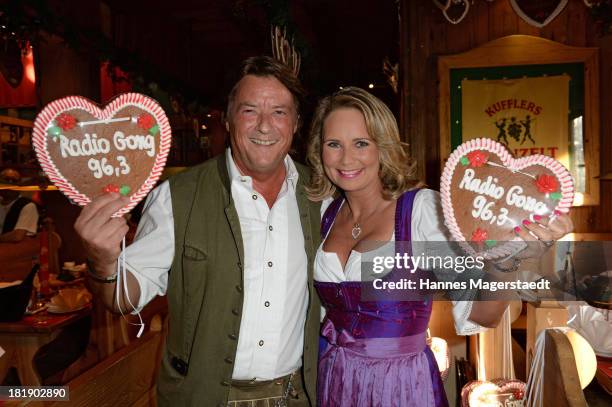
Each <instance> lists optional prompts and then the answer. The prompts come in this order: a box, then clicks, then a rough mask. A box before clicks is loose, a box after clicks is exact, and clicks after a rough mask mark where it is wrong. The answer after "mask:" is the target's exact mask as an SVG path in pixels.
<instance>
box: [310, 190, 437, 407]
mask: <svg viewBox="0 0 612 407" xmlns="http://www.w3.org/2000/svg"><path fill="white" fill-rule="evenodd" d="M416 192H417V190H413V191H408V192H406V193H405V194H403V195H402V196H401V197H400V198H399V199H398V202H397V209H396V214H395V237H396V242H398V241H400V242H401V241H410V240H411V230H410V229H411V213H412V203H413V201H414V197H415V195H416ZM341 203H342V201H341V200H340V199H337V200H335V201H334V202H333V203H332V204H331V205H330V207H329V208H328V209H327V211H326V212H325V215H324V216H323V221H322V225H321V233H322V236H323V237H325V236H327V232H328V231H329V229H330V228H331V225H332V224H333V220H334V219H335V217H336V215H337V213H338V211H339V209H340V207H341ZM408 246H410V245H408ZM398 248H399V245H396V250H399V249H398ZM408 254H410V253H408ZM392 273H393V272H392ZM314 285H315V287H316V289H317V292H318V294H319V297H320V298H321V302H322V304H323V306H324V307H325V311H326V317H325V320H324V322H323V327H322V331H321V334H322V337H321V348H320V352H319V375H318V386H317V387H318V389H317V398H318V405H319V406H321V407H332V406H334V407H335V406H337V407H361V406H364V407H365V406H368V407H369V406H372V407H375V406H376V407H394V406H397V407H430V406H435V407H448V401H447V399H446V395H445V393H444V387H443V384H442V380H441V378H440V372H439V371H438V366H437V364H436V361H435V358H434V355H433V353H432V352H431V350H430V349H429V347H428V346H427V344H426V331H427V325H428V323H429V318H430V315H431V307H432V301H431V300H425V301H363V300H362V298H361V285H362V283H361V282H359V281H346V282H341V283H333V282H321V281H315V283H314Z"/></svg>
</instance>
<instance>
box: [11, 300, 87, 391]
mask: <svg viewBox="0 0 612 407" xmlns="http://www.w3.org/2000/svg"><path fill="white" fill-rule="evenodd" d="M90 314H91V306H88V307H86V308H84V309H82V310H80V311H76V312H72V313H69V314H60V315H53V314H48V313H47V312H42V313H40V314H36V315H32V316H26V317H24V319H22V320H21V321H19V322H0V347H2V348H3V349H4V351H5V352H6V353H5V354H4V355H3V356H1V357H0V382H2V380H4V378H5V376H6V373H7V371H8V369H9V368H10V367H15V368H16V369H17V374H18V376H19V381H20V382H21V384H22V385H23V386H39V385H40V384H41V379H40V376H39V374H38V372H37V371H36V369H35V367H34V356H35V355H36V352H38V350H39V349H40V348H41V347H43V346H44V345H46V344H48V343H49V342H51V341H52V340H54V339H55V338H57V336H58V335H59V333H60V332H61V330H62V328H64V327H66V326H67V325H70V324H72V323H74V322H76V321H78V320H80V319H82V318H84V317H86V316H89V315H90Z"/></svg>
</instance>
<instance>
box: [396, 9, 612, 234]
mask: <svg viewBox="0 0 612 407" xmlns="http://www.w3.org/2000/svg"><path fill="white" fill-rule="evenodd" d="M512 34H525V35H534V36H540V37H543V38H547V39H550V40H553V41H557V42H561V43H564V44H567V45H572V46H581V47H599V48H600V59H599V60H600V76H601V77H600V92H599V93H600V103H601V104H600V117H601V125H600V128H601V135H600V137H601V138H600V152H601V157H600V160H601V161H600V162H601V174H602V175H603V174H607V173H611V172H612V114H610V112H611V111H612V92H611V91H612V34H610V35H607V36H605V37H600V36H599V34H598V33H597V32H596V28H595V24H594V22H593V20H592V18H591V17H590V10H589V9H588V8H587V7H586V6H585V5H584V2H583V1H582V0H569V4H568V5H567V7H566V8H565V10H564V11H563V12H562V13H561V14H560V15H559V16H558V17H557V18H556V19H555V20H553V21H552V22H551V23H550V24H548V25H547V26H546V27H544V28H541V29H539V28H536V27H533V26H531V25H529V24H527V23H526V22H524V21H523V20H522V19H521V18H520V17H519V16H518V15H517V14H516V13H515V12H514V10H513V9H512V7H511V5H510V1H509V0H494V1H493V2H488V1H485V0H474V2H473V5H472V6H471V8H470V11H469V14H468V15H467V16H466V18H465V19H464V20H463V21H462V22H461V23H459V24H457V25H453V24H451V23H449V22H448V21H447V20H446V19H445V18H444V16H443V15H442V12H441V11H440V10H439V9H438V8H437V7H436V6H435V5H434V4H433V1H429V0H420V1H414V0H401V1H400V61H401V62H400V65H401V66H400V71H401V73H400V75H401V102H402V105H401V108H400V127H401V131H402V136H403V137H404V139H405V140H406V141H407V142H408V143H410V145H411V151H412V154H413V155H414V156H415V157H416V158H417V160H418V162H419V164H420V168H419V171H420V175H421V177H422V178H423V179H425V180H426V181H427V183H428V184H429V185H430V186H431V187H432V188H434V189H437V188H438V184H439V177H440V169H439V165H440V164H439V162H440V156H439V128H438V127H439V125H438V101H437V97H438V82H437V57H438V56H440V55H448V54H457V53H461V52H465V51H467V50H469V49H472V48H475V47H478V46H480V45H482V44H484V43H486V42H489V41H492V40H494V39H496V38H500V37H504V36H507V35H512ZM587 160H588V157H587ZM600 196H601V204H600V205H599V206H591V207H581V208H574V209H573V210H572V211H571V215H572V219H573V220H574V224H575V231H576V232H612V180H610V181H601V190H600Z"/></svg>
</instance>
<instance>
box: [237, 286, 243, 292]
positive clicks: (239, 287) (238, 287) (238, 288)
mask: <svg viewBox="0 0 612 407" xmlns="http://www.w3.org/2000/svg"><path fill="white" fill-rule="evenodd" d="M236 291H238V292H239V293H241V292H242V286H241V285H240V284H239V285H237V286H236Z"/></svg>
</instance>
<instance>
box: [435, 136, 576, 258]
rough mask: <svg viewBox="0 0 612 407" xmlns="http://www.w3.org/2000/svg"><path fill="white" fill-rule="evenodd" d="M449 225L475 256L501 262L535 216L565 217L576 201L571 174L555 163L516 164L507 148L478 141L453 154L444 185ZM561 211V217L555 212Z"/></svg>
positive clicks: (543, 159) (526, 160)
mask: <svg viewBox="0 0 612 407" xmlns="http://www.w3.org/2000/svg"><path fill="white" fill-rule="evenodd" d="M440 192H441V197H442V208H443V211H444V219H445V222H446V226H447V227H448V229H449V231H450V232H451V234H452V236H453V238H454V239H455V240H457V241H459V242H469V244H462V246H463V247H464V248H465V249H466V251H467V252H468V253H470V254H472V255H477V256H482V257H485V258H487V259H498V258H501V257H505V256H508V255H510V254H513V253H514V252H515V251H516V250H517V242H518V241H520V240H521V239H520V238H518V237H517V236H516V233H515V232H514V228H515V227H517V226H521V224H522V222H523V221H524V220H528V221H533V220H534V216H536V218H537V216H540V217H545V216H548V217H549V218H551V219H552V218H553V217H555V216H556V214H555V213H558V212H562V213H566V212H567V211H568V210H569V208H570V207H571V205H572V202H573V199H574V182H573V179H572V176H571V174H570V173H569V171H567V169H565V167H564V166H563V165H562V164H561V163H559V162H558V161H556V160H555V159H553V158H551V157H548V156H545V155H531V156H528V157H523V158H518V159H515V158H513V157H512V155H511V154H510V153H509V152H508V150H506V148H505V147H504V145H503V144H500V143H498V142H496V141H493V140H491V139H485V138H479V139H473V140H470V141H467V142H465V143H463V144H461V145H460V146H459V147H457V149H456V150H455V151H454V152H453V153H452V154H451V155H450V157H449V158H448V161H447V163H446V166H445V167H444V172H443V174H442V178H441V180H440ZM556 211H558V212H556Z"/></svg>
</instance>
